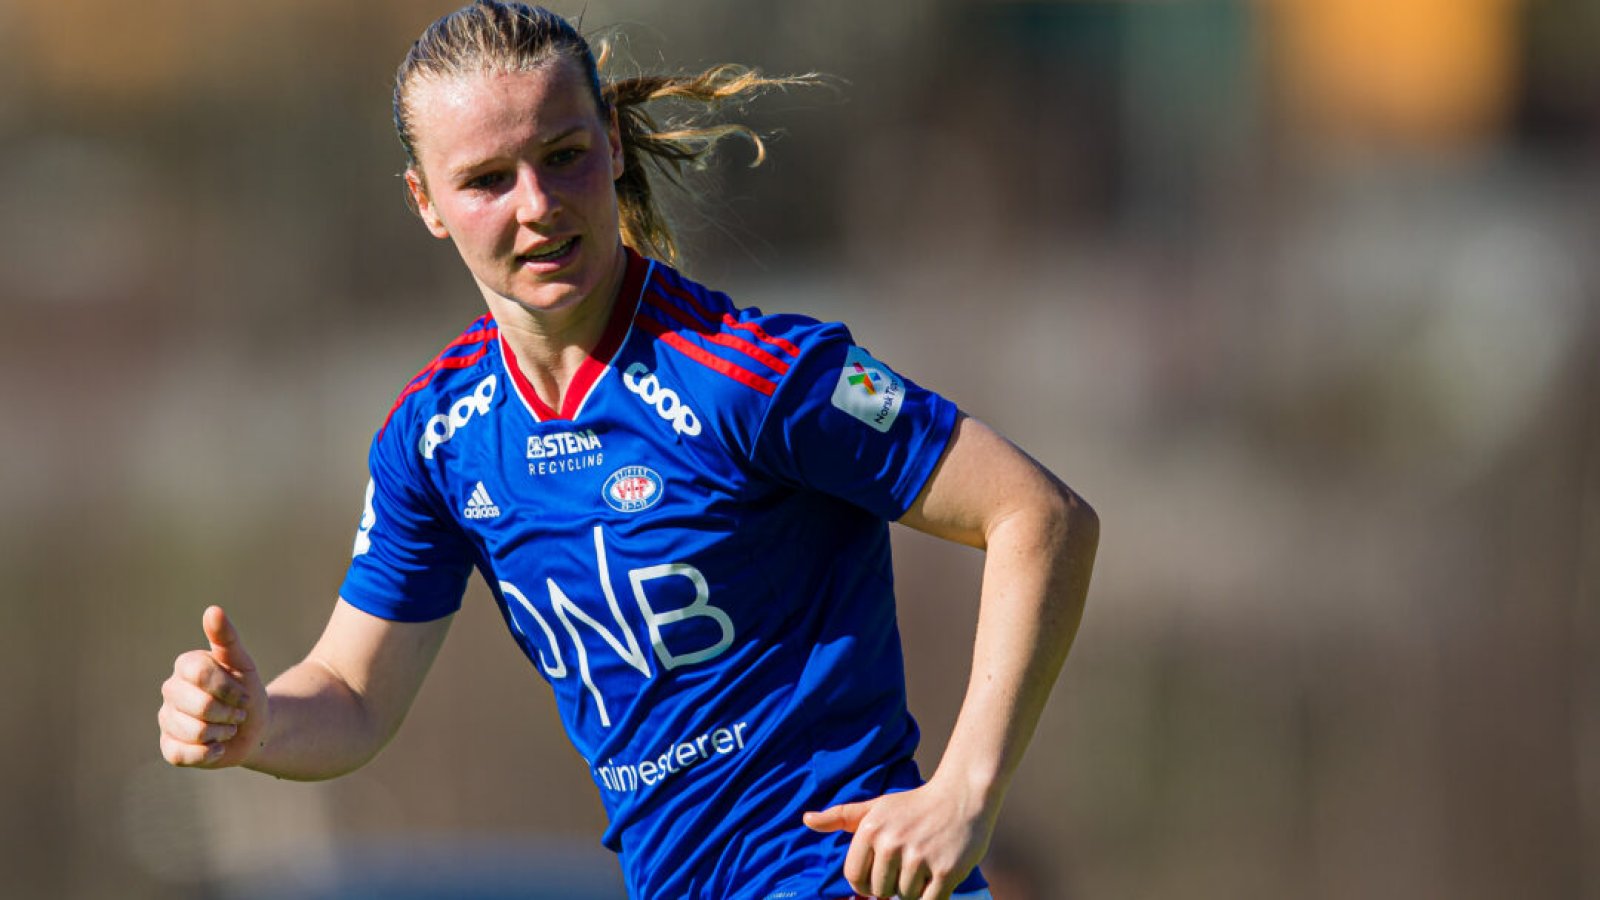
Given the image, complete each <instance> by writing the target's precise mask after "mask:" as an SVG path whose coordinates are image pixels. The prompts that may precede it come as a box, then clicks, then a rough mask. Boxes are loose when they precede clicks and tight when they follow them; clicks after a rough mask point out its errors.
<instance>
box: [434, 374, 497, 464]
mask: <svg viewBox="0 0 1600 900" xmlns="http://www.w3.org/2000/svg"><path fill="white" fill-rule="evenodd" d="M496 383H497V382H496V379H495V376H493V375H490V376H489V377H487V378H485V379H483V380H482V381H480V382H478V387H477V389H476V390H474V391H473V392H472V393H470V394H468V395H466V396H465V397H461V398H460V399H458V400H456V402H454V403H452V404H450V411H449V412H448V413H440V414H438V415H437V416H434V417H433V418H431V419H429V420H428V424H427V425H424V426H423V427H422V442H421V444H419V445H418V446H419V447H420V449H421V450H422V458H423V459H433V451H435V450H437V449H438V448H439V445H440V444H443V443H444V442H446V441H448V440H450V439H451V438H453V437H455V436H456V432H457V431H459V430H461V429H462V428H465V427H466V425H467V423H468V422H471V421H472V414H473V413H477V414H478V415H480V416H481V415H484V414H485V413H487V412H488V411H489V401H491V400H493V399H494V388H495V384H496Z"/></svg>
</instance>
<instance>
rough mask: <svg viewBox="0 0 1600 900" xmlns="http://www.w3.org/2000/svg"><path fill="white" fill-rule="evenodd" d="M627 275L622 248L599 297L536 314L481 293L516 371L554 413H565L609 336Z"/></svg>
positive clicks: (490, 293) (594, 295) (598, 291)
mask: <svg viewBox="0 0 1600 900" xmlns="http://www.w3.org/2000/svg"><path fill="white" fill-rule="evenodd" d="M627 269H628V257H627V254H626V253H625V252H624V251H623V250H622V248H621V246H620V245H619V246H618V249H617V258H616V262H615V264H614V265H613V266H612V268H611V271H610V272H609V273H608V275H607V277H606V278H605V279H604V280H603V281H602V282H601V283H600V284H599V286H598V287H597V288H596V289H595V291H594V292H593V293H592V294H590V295H589V296H586V297H584V298H582V299H581V300H579V301H578V302H576V303H574V304H572V305H571V306H569V307H564V308H560V309H551V310H541V309H532V308H530V307H528V306H525V305H523V304H521V303H518V302H517V301H515V300H511V299H509V298H506V297H502V296H500V295H499V294H497V293H495V292H494V291H491V290H489V289H487V288H482V290H483V294H484V299H485V300H486V301H487V302H488V305H489V312H491V313H492V314H493V315H494V318H495V322H496V324H497V325H498V326H499V328H500V336H501V337H502V338H503V339H504V340H505V342H506V343H507V344H509V345H510V346H511V351H512V352H513V353H514V354H516V357H517V364H518V368H520V369H521V370H522V374H523V375H525V376H527V379H528V382H529V383H530V384H532V385H533V387H534V389H535V390H536V391H538V393H539V398H540V399H541V400H543V401H544V402H545V403H547V404H549V405H550V407H551V408H552V409H560V408H561V401H562V399H563V397H562V393H563V392H564V391H565V390H566V387H567V385H568V384H570V383H571V382H572V376H573V375H574V373H576V372H577V371H578V367H579V366H580V365H582V364H583V361H584V360H585V359H587V358H588V357H589V355H590V354H591V352H592V351H593V350H594V348H595V345H597V344H599V343H600V338H601V337H602V336H603V335H604V334H605V330H606V325H607V323H609V322H610V321H611V311H612V309H614V308H615V307H616V305H617V297H618V294H619V293H620V292H621V290H622V282H623V280H624V278H625V276H626V273H627ZM480 287H481V285H480Z"/></svg>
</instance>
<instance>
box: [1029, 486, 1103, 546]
mask: <svg viewBox="0 0 1600 900" xmlns="http://www.w3.org/2000/svg"><path fill="white" fill-rule="evenodd" d="M1043 503H1044V507H1045V509H1044V518H1045V521H1046V522H1047V523H1048V524H1047V526H1046V534H1048V535H1049V540H1050V543H1051V544H1052V545H1053V546H1054V547H1055V548H1056V549H1057V551H1058V552H1066V553H1068V554H1069V555H1073V556H1077V555H1079V554H1083V553H1087V554H1088V555H1089V556H1090V558H1092V557H1093V556H1094V551H1095V548H1096V547H1098V546H1099V545H1100V515H1099V514H1098V513H1096V512H1095V511H1094V507H1092V506H1090V505H1089V502H1088V501H1087V500H1084V499H1083V497H1081V496H1079V495H1078V493H1077V492H1076V491H1074V490H1072V488H1069V487H1067V486H1066V485H1065V484H1062V483H1061V482H1060V481H1054V490H1052V491H1050V492H1048V493H1047V494H1046V497H1045V499H1044V501H1043Z"/></svg>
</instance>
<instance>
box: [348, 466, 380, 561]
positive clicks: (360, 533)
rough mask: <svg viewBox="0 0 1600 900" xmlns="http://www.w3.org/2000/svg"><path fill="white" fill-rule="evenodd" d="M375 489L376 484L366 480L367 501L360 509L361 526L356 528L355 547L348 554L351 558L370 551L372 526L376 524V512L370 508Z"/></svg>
mask: <svg viewBox="0 0 1600 900" xmlns="http://www.w3.org/2000/svg"><path fill="white" fill-rule="evenodd" d="M377 489H378V483H377V482H375V481H373V480H372V479H371V478H368V479H367V500H366V503H365V504H364V505H363V506H362V508H361V525H360V526H359V527H357V528H356V545H355V547H354V549H353V550H352V551H351V553H350V556H351V558H355V557H357V556H361V555H363V554H365V553H366V552H367V551H368V550H371V549H372V526H374V525H376V524H378V511H377V510H375V509H373V507H372V495H373V494H374V493H377Z"/></svg>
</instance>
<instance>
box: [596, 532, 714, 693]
mask: <svg viewBox="0 0 1600 900" xmlns="http://www.w3.org/2000/svg"><path fill="white" fill-rule="evenodd" d="M599 530H600V529H598V528H596V529H595V531H596V532H599ZM674 575H676V576H678V577H680V578H687V579H689V582H690V583H691V584H693V585H694V602H693V603H690V604H689V605H688V606H681V607H679V608H677V609H669V610H667V611H666V612H656V611H655V610H654V609H652V608H651V607H650V600H649V598H648V597H646V596H645V593H644V583H645V582H646V581H654V580H655V579H657V578H670V577H672V576H674ZM628 580H629V581H631V582H633V599H635V600H637V601H638V602H639V612H640V613H642V614H643V615H644V621H645V624H647V625H649V626H650V645H651V646H653V647H655V648H656V658H657V659H659V660H661V664H662V665H663V666H666V667H667V668H668V669H676V668H677V667H679V666H688V665H693V664H694V663H697V662H705V661H706V660H708V659H716V658H717V657H718V656H721V655H722V651H724V650H726V649H728V646H729V645H730V644H732V643H733V620H732V619H729V618H728V614H727V613H725V612H723V611H722V610H720V609H717V608H716V607H715V606H712V605H711V588H710V586H709V585H707V584H706V577H705V576H704V575H701V574H700V570H698V569H696V568H695V567H694V566H689V565H684V564H683V563H667V564H666V565H664V566H647V567H646V568H643V569H634V570H633V571H631V572H629V573H628ZM696 616H704V617H706V618H709V619H710V620H711V621H713V622H716V623H717V627H718V628H720V629H722V638H721V639H720V640H718V641H717V642H716V643H715V644H712V645H711V646H710V647H707V648H705V649H704V650H696V651H694V652H693V653H684V654H681V655H680V654H677V653H673V652H672V651H671V650H668V649H667V643H666V641H663V640H662V639H661V626H663V625H670V624H672V623H673V622H682V621H683V620H684V619H692V618H695V617H696Z"/></svg>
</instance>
